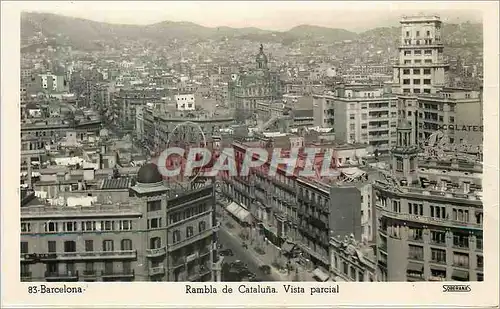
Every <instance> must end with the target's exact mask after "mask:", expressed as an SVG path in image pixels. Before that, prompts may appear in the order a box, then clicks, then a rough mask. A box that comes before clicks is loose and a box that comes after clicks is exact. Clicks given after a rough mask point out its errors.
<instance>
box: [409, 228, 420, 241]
mask: <svg viewBox="0 0 500 309" xmlns="http://www.w3.org/2000/svg"><path fill="white" fill-rule="evenodd" d="M422 234H423V231H422V229H419V228H410V229H409V230H408V238H409V239H410V240H417V241H421V240H422Z"/></svg>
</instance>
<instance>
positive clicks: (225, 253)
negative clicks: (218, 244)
mask: <svg viewBox="0 0 500 309" xmlns="http://www.w3.org/2000/svg"><path fill="white" fill-rule="evenodd" d="M219 255H221V256H233V255H234V253H233V250H231V249H224V250H221V251H219Z"/></svg>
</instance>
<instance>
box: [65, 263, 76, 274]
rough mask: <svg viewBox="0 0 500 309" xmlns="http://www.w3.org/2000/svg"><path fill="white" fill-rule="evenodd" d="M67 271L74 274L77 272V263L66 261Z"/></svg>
mask: <svg viewBox="0 0 500 309" xmlns="http://www.w3.org/2000/svg"><path fill="white" fill-rule="evenodd" d="M66 272H67V273H68V274H69V275H73V274H74V273H75V263H73V262H68V263H66Z"/></svg>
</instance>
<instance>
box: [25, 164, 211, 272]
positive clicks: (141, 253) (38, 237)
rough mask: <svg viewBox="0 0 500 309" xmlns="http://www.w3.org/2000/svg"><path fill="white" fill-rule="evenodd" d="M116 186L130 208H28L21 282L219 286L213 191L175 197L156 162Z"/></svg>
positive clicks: (121, 204) (177, 193) (101, 204)
mask: <svg viewBox="0 0 500 309" xmlns="http://www.w3.org/2000/svg"><path fill="white" fill-rule="evenodd" d="M112 180H113V181H108V187H106V188H104V189H103V190H105V191H106V190H107V191H108V192H104V193H105V194H104V195H107V196H108V197H110V196H111V195H110V194H111V193H110V192H109V190H111V191H113V190H114V191H120V192H118V193H115V194H113V196H114V198H115V199H116V198H117V197H116V194H119V195H121V196H122V198H124V199H125V200H126V201H123V200H122V201H120V202H113V201H111V199H110V200H109V201H107V202H106V199H104V200H102V201H100V202H96V203H84V201H83V200H82V201H78V202H77V204H75V201H74V200H73V202H72V203H69V202H68V201H69V200H66V202H65V203H62V204H58V205H57V204H55V205H47V204H45V203H36V202H34V201H32V202H31V203H30V204H26V205H24V206H23V207H21V279H22V280H24V281H52V282H54V281H59V282H67V281H215V280H219V281H220V271H217V269H219V270H220V265H219V264H220V261H219V257H218V255H217V253H216V250H215V248H216V239H217V237H216V233H217V229H218V225H217V223H216V221H215V214H214V203H215V197H214V186H213V184H207V185H206V186H204V187H199V188H191V189H186V188H183V189H182V190H174V188H173V187H172V186H171V185H166V184H165V183H164V182H163V180H162V176H161V175H160V173H159V172H158V170H157V167H156V165H154V164H152V163H149V164H146V165H144V166H143V167H141V169H139V171H138V174H137V182H136V183H135V185H132V186H131V187H130V186H129V187H128V188H124V187H123V182H122V181H121V179H112ZM117 186H118V189H119V190H117ZM101 193H102V192H101ZM86 199H89V197H88V196H87V197H86ZM90 199H92V197H90ZM96 200H97V198H96ZM78 204H80V205H82V204H85V205H84V206H78ZM75 236H76V237H75Z"/></svg>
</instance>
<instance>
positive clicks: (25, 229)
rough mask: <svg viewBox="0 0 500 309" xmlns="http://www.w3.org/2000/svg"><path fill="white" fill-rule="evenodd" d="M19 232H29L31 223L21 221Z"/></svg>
mask: <svg viewBox="0 0 500 309" xmlns="http://www.w3.org/2000/svg"><path fill="white" fill-rule="evenodd" d="M21 232H22V233H29V232H31V223H27V222H22V223H21Z"/></svg>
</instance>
